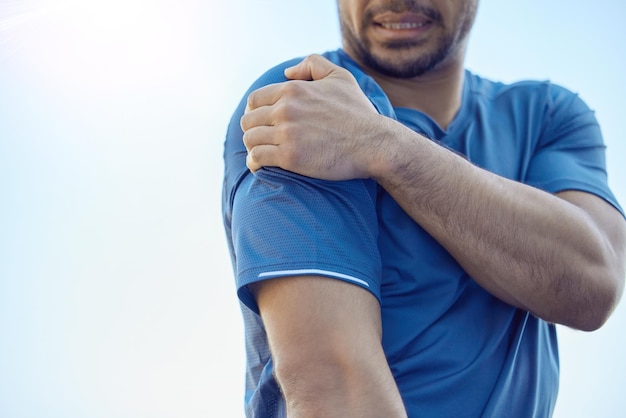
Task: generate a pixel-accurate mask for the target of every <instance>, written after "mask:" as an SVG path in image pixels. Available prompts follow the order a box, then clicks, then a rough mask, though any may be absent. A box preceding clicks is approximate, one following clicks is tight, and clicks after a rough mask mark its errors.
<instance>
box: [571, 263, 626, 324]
mask: <svg viewBox="0 0 626 418" xmlns="http://www.w3.org/2000/svg"><path fill="white" fill-rule="evenodd" d="M601 277H602V279H601V280H598V279H597V277H596V279H595V282H596V283H597V285H596V286H595V289H594V290H592V291H590V292H589V293H590V294H589V295H588V297H587V298H586V303H583V304H582V307H584V309H581V310H579V312H578V315H576V317H577V319H576V320H575V321H574V322H573V323H571V324H568V325H569V326H571V327H572V328H576V329H578V330H580V331H586V332H592V331H597V330H598V329H600V328H601V327H602V326H603V325H604V324H605V323H606V322H607V321H608V320H609V318H610V317H611V314H612V313H613V311H614V310H615V308H616V307H617V304H618V303H619V301H620V299H621V297H622V294H623V291H624V271H623V270H622V269H620V270H619V271H617V272H616V271H611V272H607V273H605V274H603V275H602V276H601Z"/></svg>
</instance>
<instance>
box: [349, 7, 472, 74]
mask: <svg viewBox="0 0 626 418" xmlns="http://www.w3.org/2000/svg"><path fill="white" fill-rule="evenodd" d="M472 3H473V2H471V1H468V2H467V3H466V6H465V10H464V11H463V18H462V19H463V20H462V21H461V22H460V23H459V26H458V28H457V30H456V31H453V32H446V33H445V34H444V35H443V36H441V37H440V38H439V39H437V41H436V45H435V46H434V47H433V48H431V50H430V51H425V52H422V53H419V54H416V53H415V52H414V51H413V49H414V48H416V47H419V46H421V44H423V43H426V42H427V40H425V41H422V42H420V41H412V42H407V41H396V42H386V43H383V44H380V47H382V49H383V54H384V52H391V54H385V55H383V54H381V53H379V54H377V53H376V52H374V50H373V48H372V43H371V41H370V40H369V39H368V38H367V37H366V36H365V35H364V34H362V33H361V34H357V33H356V31H355V30H353V29H352V28H351V26H350V25H349V23H348V22H347V21H346V20H345V18H344V17H341V19H340V25H341V34H342V38H343V41H344V43H345V45H346V46H347V47H349V49H350V50H351V51H352V52H353V53H354V54H355V55H356V56H355V58H356V59H357V61H358V62H360V63H361V64H363V65H365V66H366V67H368V68H369V69H371V70H373V71H375V72H377V73H379V74H381V75H385V76H390V77H395V78H413V77H419V76H422V75H424V74H426V73H428V72H429V71H431V70H433V69H436V68H437V67H438V66H439V65H441V64H442V63H443V62H445V61H446V59H447V58H448V57H449V56H451V55H453V54H454V53H455V52H457V51H458V48H459V47H460V46H461V43H462V42H463V41H464V40H465V38H466V37H467V35H468V33H469V31H470V29H471V27H472V23H473V21H474V17H475V14H476V8H475V6H472ZM385 10H389V11H393V12H396V13H401V12H404V11H406V12H414V13H421V14H423V15H425V16H427V17H428V18H429V19H430V21H431V22H432V24H433V25H439V26H441V27H443V25H444V24H443V19H442V17H441V15H440V14H439V12H438V11H437V10H434V9H431V8H428V7H424V6H421V5H418V4H417V3H416V2H415V1H411V0H399V1H392V2H391V3H388V4H386V5H385V6H384V7H382V6H381V7H378V8H375V9H372V10H369V11H368V12H366V14H365V15H364V17H363V22H362V26H361V27H362V28H367V27H369V26H371V25H373V24H374V16H375V15H376V14H377V13H380V12H382V11H385Z"/></svg>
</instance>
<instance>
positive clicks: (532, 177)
mask: <svg viewBox="0 0 626 418" xmlns="http://www.w3.org/2000/svg"><path fill="white" fill-rule="evenodd" d="M549 91H550V93H549V98H548V103H547V106H546V114H545V123H544V125H543V128H542V133H541V136H540V138H539V141H538V143H537V146H536V149H535V151H534V154H533V157H532V159H531V161H530V166H529V170H528V173H527V179H526V183H527V184H529V185H532V186H535V187H537V188H540V189H542V190H545V191H548V192H550V193H558V192H561V191H565V190H578V191H584V192H588V193H592V194H594V195H597V196H599V197H601V198H602V199H604V200H606V201H607V202H608V203H610V204H611V205H613V206H614V207H615V208H616V209H617V210H619V211H620V212H621V213H622V215H623V214H624V211H623V210H622V208H621V207H620V205H619V203H618V202H617V199H616V198H615V196H614V195H613V193H612V192H611V190H610V189H609V186H608V181H607V171H606V158H605V149H606V147H605V145H604V142H603V139H602V133H601V131H600V127H599V125H598V122H597V120H596V118H595V115H594V112H593V111H592V110H591V109H589V107H588V106H587V105H586V104H585V103H584V102H583V100H582V99H581V98H580V97H579V96H578V95H576V94H574V93H572V92H570V91H569V90H567V89H565V88H563V87H560V86H556V85H550V90H549Z"/></svg>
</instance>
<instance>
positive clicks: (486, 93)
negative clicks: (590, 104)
mask: <svg viewBox="0 0 626 418" xmlns="http://www.w3.org/2000/svg"><path fill="white" fill-rule="evenodd" d="M466 82H467V83H468V86H469V89H470V91H471V92H472V94H473V95H474V96H476V97H477V98H479V99H482V100H484V101H494V102H507V101H508V102H517V103H518V104H519V103H532V104H533V105H538V104H543V105H544V106H545V107H546V108H547V109H553V108H555V107H563V106H570V105H576V104H579V105H580V104H584V102H583V100H582V99H581V98H580V97H579V95H578V94H577V93H576V92H574V91H572V90H569V89H568V88H566V87H563V86H562V85H559V84H556V83H554V82H552V81H550V80H520V81H515V82H511V83H504V82H501V81H495V80H490V79H487V78H484V77H481V76H479V75H476V74H474V73H471V72H469V71H467V72H466Z"/></svg>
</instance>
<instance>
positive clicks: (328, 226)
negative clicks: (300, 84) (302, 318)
mask: <svg viewBox="0 0 626 418" xmlns="http://www.w3.org/2000/svg"><path fill="white" fill-rule="evenodd" d="M286 65H288V64H285V65H282V66H279V67H277V68H275V69H274V70H271V71H270V72H268V73H267V74H266V75H264V76H263V77H262V78H261V79H260V80H259V81H257V82H256V83H255V85H253V87H252V88H251V90H253V89H256V88H259V87H260V86H262V85H266V84H269V83H274V82H281V81H284V78H283V75H282V72H283V68H284V67H285V66H286ZM246 96H247V95H246ZM245 101H246V99H245V98H244V100H242V102H241V104H240V106H239V108H238V110H237V111H236V112H235V114H234V115H233V118H232V120H231V124H230V126H229V128H228V132H227V135H226V142H225V147H224V150H225V151H224V162H225V167H224V168H225V177H224V186H223V194H222V196H223V197H222V206H223V217H224V225H225V230H226V235H227V240H228V244H229V247H230V251H231V261H232V263H233V269H234V271H235V279H236V282H237V289H238V290H237V293H238V296H239V298H240V300H241V301H242V302H243V303H244V304H245V305H246V306H247V307H249V308H250V309H251V310H253V311H254V312H256V313H258V307H257V305H256V302H255V300H254V298H253V297H252V294H251V293H250V291H249V290H248V285H249V284H250V283H253V282H257V281H261V280H266V279H271V278H277V277H285V276H299V275H318V276H324V277H329V278H332V279H337V280H343V281H346V282H349V283H352V284H354V285H357V286H361V287H363V288H365V289H367V290H369V291H370V292H372V293H373V294H374V296H376V297H377V298H378V299H379V300H380V277H381V261H380V255H379V251H378V244H377V239H378V220H377V213H376V196H377V190H378V186H377V185H376V183H375V182H374V181H373V180H351V181H338V182H331V181H324V180H317V179H313V178H309V177H305V176H300V175H298V174H294V173H291V172H287V171H284V170H281V169H278V168H262V169H261V170H259V171H257V172H256V173H255V174H252V173H250V171H249V170H248V168H247V167H246V165H245V156H246V150H245V147H244V145H243V141H242V135H243V132H242V131H241V128H240V127H239V119H240V118H241V115H242V114H243V111H244V109H245Z"/></svg>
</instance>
